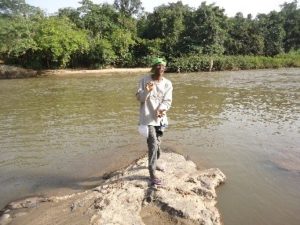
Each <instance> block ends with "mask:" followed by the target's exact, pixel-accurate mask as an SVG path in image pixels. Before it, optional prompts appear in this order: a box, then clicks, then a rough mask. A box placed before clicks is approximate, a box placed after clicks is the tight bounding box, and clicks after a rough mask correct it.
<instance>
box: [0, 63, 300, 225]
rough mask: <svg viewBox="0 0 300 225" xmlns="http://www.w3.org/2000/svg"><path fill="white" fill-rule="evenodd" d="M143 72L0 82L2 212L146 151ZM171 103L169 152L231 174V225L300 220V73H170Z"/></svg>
mask: <svg viewBox="0 0 300 225" xmlns="http://www.w3.org/2000/svg"><path fill="white" fill-rule="evenodd" d="M140 77H141V75H140V74H115V75H113V74H108V75H101V76H100V75H95V74H84V75H72V76H68V75H66V76H49V77H43V78H32V79H31V78H30V79H18V80H0V102H1V106H0V137H1V139H0V154H1V157H0V183H1V186H0V208H2V207H4V206H5V204H6V203H8V202H10V201H12V200H15V199H18V198H21V197H25V196H29V195H36V194H45V193H46V194H48V195H49V194H54V193H55V194H63V193H65V192H70V191H78V190H82V189H85V188H91V187H93V186H94V185H97V184H99V183H100V180H101V179H100V178H101V175H103V173H105V172H109V171H111V170H114V169H116V168H119V167H122V166H125V165H126V164H128V163H130V162H131V161H132V160H134V159H135V158H137V157H140V156H142V155H143V154H145V153H146V144H145V140H144V139H143V137H141V136H139V134H138V133H137V120H138V102H137V101H136V100H135V95H134V94H135V91H136V86H137V82H138V79H139V78H140ZM166 77H168V78H169V79H170V80H172V82H173V86H174V93H173V94H174V101H173V107H172V108H171V110H170V112H169V114H168V115H169V122H170V125H169V128H168V129H167V131H166V133H165V135H164V140H163V146H164V148H168V149H171V150H174V151H177V152H179V153H181V154H183V155H185V156H188V157H189V158H190V159H191V160H192V161H194V162H195V163H196V164H197V166H198V167H199V168H200V169H203V168H211V167H218V168H220V169H221V170H222V171H223V172H224V173H225V174H226V176H227V181H226V183H225V184H224V185H222V186H220V187H219V188H218V190H217V191H218V204H217V207H218V208H219V210H220V212H221V214H222V219H223V221H224V224H227V225H241V224H243V225H252V224H255V225H265V224H272V225H282V224H289V225H298V224H299V221H300V214H299V212H300V188H299V186H300V138H299V137H300V135H299V134H300V109H299V108H300V107H299V106H300V69H279V70H257V71H233V72H212V73H190V74H166Z"/></svg>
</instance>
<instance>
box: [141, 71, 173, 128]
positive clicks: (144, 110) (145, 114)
mask: <svg viewBox="0 0 300 225" xmlns="http://www.w3.org/2000/svg"><path fill="white" fill-rule="evenodd" d="M150 81H152V82H153V83H154V86H153V89H152V91H150V92H148V91H147V89H146V85H147V83H148V82H150ZM172 91H173V86H172V82H171V81H170V80H168V79H166V78H165V77H163V78H162V79H161V80H160V81H154V80H153V79H152V77H151V75H147V76H144V77H143V78H142V79H141V80H140V82H139V85H138V91H137V93H136V97H137V99H138V101H140V103H141V104H140V119H139V125H152V126H160V120H161V118H159V117H157V114H156V112H157V110H166V111H168V110H169V109H170V107H171V104H172Z"/></svg>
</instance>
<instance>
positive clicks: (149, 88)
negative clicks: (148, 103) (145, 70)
mask: <svg viewBox="0 0 300 225" xmlns="http://www.w3.org/2000/svg"><path fill="white" fill-rule="evenodd" d="M153 87H154V84H153V82H152V81H150V82H148V83H147V84H146V90H147V91H148V92H150V91H152V90H153Z"/></svg>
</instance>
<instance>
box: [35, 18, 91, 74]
mask: <svg viewBox="0 0 300 225" xmlns="http://www.w3.org/2000/svg"><path fill="white" fill-rule="evenodd" d="M35 40H36V43H37V45H38V47H39V51H38V52H37V54H39V55H40V57H41V63H42V66H45V67H47V68H51V67H54V68H56V67H58V68H64V67H66V66H67V65H68V63H69V62H70V59H71V55H72V54H73V53H75V52H77V51H80V52H81V53H83V52H84V51H85V50H87V49H88V41H87V34H86V32H85V31H83V30H79V29H77V28H76V27H75V25H74V24H73V23H71V22H70V21H69V20H67V19H66V18H58V17H50V18H47V19H44V20H42V21H41V22H40V23H39V25H38V28H37V35H36V38H35Z"/></svg>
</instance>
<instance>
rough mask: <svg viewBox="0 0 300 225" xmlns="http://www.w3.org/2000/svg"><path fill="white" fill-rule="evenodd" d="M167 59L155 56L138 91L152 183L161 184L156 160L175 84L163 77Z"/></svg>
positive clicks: (141, 129) (140, 128)
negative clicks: (149, 72) (150, 68)
mask: <svg viewBox="0 0 300 225" xmlns="http://www.w3.org/2000/svg"><path fill="white" fill-rule="evenodd" d="M166 64H167V63H166V61H165V60H164V59H162V58H155V59H154V60H153V62H152V70H151V72H152V74H151V75H147V76H144V77H143V78H142V79H141V80H140V82H139V86H138V91H137V93H136V96H137V99H138V101H140V119H139V130H140V132H142V133H143V134H144V136H146V137H147V144H148V169H149V173H150V180H151V184H152V185H161V180H160V179H159V178H158V177H157V176H156V174H155V171H156V169H158V168H157V165H156V162H157V159H158V158H159V156H160V143H161V137H162V135H163V131H164V128H165V127H166V126H167V115H166V112H167V111H168V110H169V109H170V107H171V103H172V91H173V86H172V83H171V81H170V80H168V79H166V78H165V77H163V74H164V72H165V68H166Z"/></svg>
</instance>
